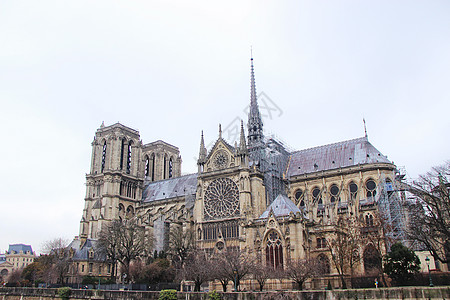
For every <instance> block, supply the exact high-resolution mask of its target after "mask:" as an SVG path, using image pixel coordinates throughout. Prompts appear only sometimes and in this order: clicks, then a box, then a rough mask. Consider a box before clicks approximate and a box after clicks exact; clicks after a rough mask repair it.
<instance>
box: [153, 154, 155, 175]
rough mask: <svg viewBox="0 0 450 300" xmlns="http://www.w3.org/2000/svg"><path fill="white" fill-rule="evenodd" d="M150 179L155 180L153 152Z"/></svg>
mask: <svg viewBox="0 0 450 300" xmlns="http://www.w3.org/2000/svg"><path fill="white" fill-rule="evenodd" d="M152 181H155V153H152Z"/></svg>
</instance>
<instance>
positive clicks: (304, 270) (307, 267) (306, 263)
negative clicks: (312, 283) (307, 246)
mask: <svg viewBox="0 0 450 300" xmlns="http://www.w3.org/2000/svg"><path fill="white" fill-rule="evenodd" d="M285 274H286V276H287V277H288V278H291V279H292V280H293V281H294V282H295V283H296V284H297V288H298V289H299V290H302V289H303V283H305V281H306V280H307V279H309V278H312V277H314V276H318V275H320V274H322V272H321V269H320V267H319V265H318V262H317V260H315V259H309V258H306V259H296V260H291V261H289V263H288V264H287V265H286V270H285Z"/></svg>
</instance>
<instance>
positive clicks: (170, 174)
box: [169, 157, 173, 178]
mask: <svg viewBox="0 0 450 300" xmlns="http://www.w3.org/2000/svg"><path fill="white" fill-rule="evenodd" d="M172 176H173V161H172V157H171V158H170V159H169V178H172Z"/></svg>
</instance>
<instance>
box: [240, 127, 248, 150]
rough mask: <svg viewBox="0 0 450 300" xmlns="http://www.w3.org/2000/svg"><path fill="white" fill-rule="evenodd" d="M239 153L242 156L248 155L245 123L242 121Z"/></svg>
mask: <svg viewBox="0 0 450 300" xmlns="http://www.w3.org/2000/svg"><path fill="white" fill-rule="evenodd" d="M239 152H240V153H241V154H244V153H247V152H248V150H247V142H246V141H245V133H244V122H243V121H242V120H241V138H240V141H239Z"/></svg>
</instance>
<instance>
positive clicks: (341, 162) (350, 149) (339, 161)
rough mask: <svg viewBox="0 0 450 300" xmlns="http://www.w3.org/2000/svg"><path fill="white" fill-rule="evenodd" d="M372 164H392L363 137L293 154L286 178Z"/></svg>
mask: <svg viewBox="0 0 450 300" xmlns="http://www.w3.org/2000/svg"><path fill="white" fill-rule="evenodd" d="M372 163H388V164H392V162H391V161H389V160H388V159H387V157H386V156H384V155H383V154H381V152H380V151H378V150H377V149H376V148H375V147H374V146H373V145H372V144H371V143H370V142H369V140H368V139H367V137H362V138H358V139H354V140H348V141H343V142H338V143H335V144H329V145H325V146H319V147H315V148H310V149H305V150H300V151H296V152H294V153H292V155H291V157H290V162H289V164H288V167H287V172H286V177H287V178H289V177H292V176H298V175H303V174H308V173H314V172H319V171H327V170H332V169H339V168H345V167H351V166H355V165H363V164H372Z"/></svg>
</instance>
